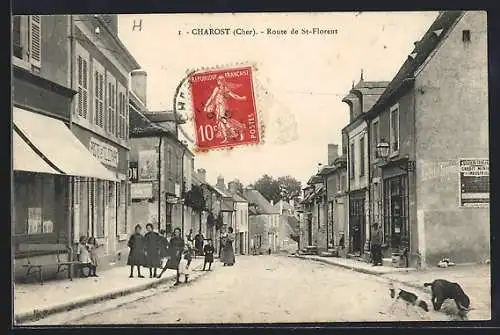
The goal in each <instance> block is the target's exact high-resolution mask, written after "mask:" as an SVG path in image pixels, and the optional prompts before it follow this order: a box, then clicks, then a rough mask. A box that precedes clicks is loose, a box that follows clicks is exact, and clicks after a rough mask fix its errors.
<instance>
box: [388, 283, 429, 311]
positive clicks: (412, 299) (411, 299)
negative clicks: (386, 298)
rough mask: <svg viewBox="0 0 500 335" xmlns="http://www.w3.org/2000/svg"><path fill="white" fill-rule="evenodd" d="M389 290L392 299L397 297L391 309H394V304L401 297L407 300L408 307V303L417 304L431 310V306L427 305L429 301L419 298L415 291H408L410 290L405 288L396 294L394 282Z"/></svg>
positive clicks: (425, 309)
mask: <svg viewBox="0 0 500 335" xmlns="http://www.w3.org/2000/svg"><path fill="white" fill-rule="evenodd" d="M389 291H390V292H391V298H392V299H394V298H396V299H395V300H394V303H393V304H392V306H391V311H393V310H394V306H395V304H396V302H397V301H398V300H400V299H401V300H403V301H404V302H406V307H407V308H408V305H412V306H417V307H419V308H421V309H423V310H424V311H426V312H428V311H429V307H428V306H427V303H426V302H425V301H423V300H421V299H419V298H418V296H417V295H416V294H415V293H412V292H408V291H406V290H403V289H399V290H398V291H399V292H398V295H397V296H396V289H395V288H394V286H393V285H392V284H391V285H390V287H389ZM407 314H408V310H407Z"/></svg>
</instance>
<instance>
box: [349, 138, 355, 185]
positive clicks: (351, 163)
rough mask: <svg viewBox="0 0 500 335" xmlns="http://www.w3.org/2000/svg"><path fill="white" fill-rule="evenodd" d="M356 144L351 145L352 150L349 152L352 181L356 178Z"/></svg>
mask: <svg viewBox="0 0 500 335" xmlns="http://www.w3.org/2000/svg"><path fill="white" fill-rule="evenodd" d="M354 156H355V154H354V143H351V150H350V152H349V175H350V177H351V179H353V178H354Z"/></svg>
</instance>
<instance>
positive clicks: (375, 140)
mask: <svg viewBox="0 0 500 335" xmlns="http://www.w3.org/2000/svg"><path fill="white" fill-rule="evenodd" d="M379 137H380V135H379V121H378V118H377V119H375V120H374V121H373V122H372V145H371V147H372V148H373V151H374V152H373V156H374V157H377V144H378V143H379V142H380V138H379Z"/></svg>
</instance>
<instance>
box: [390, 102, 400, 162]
mask: <svg viewBox="0 0 500 335" xmlns="http://www.w3.org/2000/svg"><path fill="white" fill-rule="evenodd" d="M390 122H391V130H390V131H391V143H390V146H391V153H394V154H396V153H397V152H398V150H399V107H398V105H396V106H394V107H392V108H391V114H390Z"/></svg>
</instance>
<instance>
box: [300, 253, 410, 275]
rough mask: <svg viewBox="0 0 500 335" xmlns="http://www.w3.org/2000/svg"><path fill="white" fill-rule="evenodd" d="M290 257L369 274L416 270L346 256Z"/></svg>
mask: <svg viewBox="0 0 500 335" xmlns="http://www.w3.org/2000/svg"><path fill="white" fill-rule="evenodd" d="M290 257H296V258H302V259H308V260H313V261H317V262H322V263H327V264H330V265H336V266H340V267H343V268H346V269H349V270H353V271H357V272H361V273H366V274H370V275H375V276H380V275H383V274H386V273H394V272H403V273H408V272H414V271H416V270H415V269H413V268H395V267H392V266H372V265H371V264H368V263H365V262H360V261H357V260H354V259H348V258H340V257H321V256H314V255H293V256H290Z"/></svg>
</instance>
